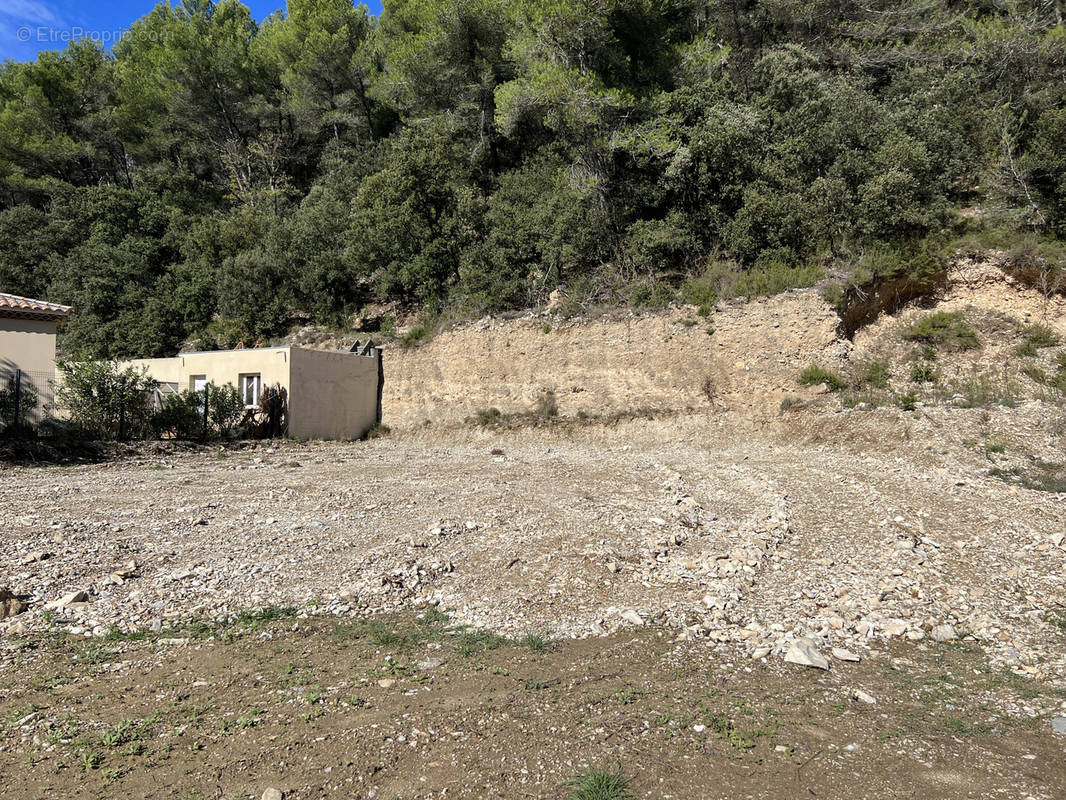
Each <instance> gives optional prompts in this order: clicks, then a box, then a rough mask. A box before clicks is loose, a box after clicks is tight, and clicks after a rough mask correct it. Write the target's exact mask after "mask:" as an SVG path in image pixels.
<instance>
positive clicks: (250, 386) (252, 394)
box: [240, 373, 262, 408]
mask: <svg viewBox="0 0 1066 800" xmlns="http://www.w3.org/2000/svg"><path fill="white" fill-rule="evenodd" d="M240 382H241V400H243V401H244V407H245V408H258V407H259V388H260V386H261V385H262V382H261V381H260V379H259V373H255V374H249V375H241V376H240Z"/></svg>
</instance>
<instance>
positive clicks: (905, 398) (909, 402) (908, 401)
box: [899, 392, 918, 411]
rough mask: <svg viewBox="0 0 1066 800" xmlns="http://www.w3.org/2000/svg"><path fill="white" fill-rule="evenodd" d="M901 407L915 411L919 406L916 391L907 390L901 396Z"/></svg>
mask: <svg viewBox="0 0 1066 800" xmlns="http://www.w3.org/2000/svg"><path fill="white" fill-rule="evenodd" d="M899 407H900V408H902V409H903V410H904V411H914V409H916V408H917V407H918V396H917V395H916V394H915V393H914V392H907V393H906V394H901V395H900V396H899Z"/></svg>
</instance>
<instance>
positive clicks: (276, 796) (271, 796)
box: [262, 789, 285, 800]
mask: <svg viewBox="0 0 1066 800" xmlns="http://www.w3.org/2000/svg"><path fill="white" fill-rule="evenodd" d="M262 800H285V795H284V794H283V793H282V791H281V790H280V789H267V790H266V791H265V792H263V798H262Z"/></svg>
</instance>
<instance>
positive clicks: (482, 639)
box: [453, 631, 511, 656]
mask: <svg viewBox="0 0 1066 800" xmlns="http://www.w3.org/2000/svg"><path fill="white" fill-rule="evenodd" d="M510 643H511V642H510V640H508V639H506V638H505V637H503V636H500V635H499V634H496V633H492V632H491V631H461V632H459V633H458V634H457V635H456V637H455V641H454V643H453V647H454V648H455V652H457V653H458V654H459V655H461V656H474V655H477V654H478V653H482V652H484V651H486V650H497V649H499V648H501V647H506V646H507V645H509V644H510Z"/></svg>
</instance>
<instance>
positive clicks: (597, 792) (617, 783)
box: [566, 767, 633, 800]
mask: <svg viewBox="0 0 1066 800" xmlns="http://www.w3.org/2000/svg"><path fill="white" fill-rule="evenodd" d="M629 786H630V784H629V779H628V778H627V777H626V776H625V773H623V772H622V771H621V769H610V768H607V767H593V768H592V769H589V770H586V771H585V772H582V773H579V774H578V775H575V776H574V777H573V778H571V779H570V781H569V782H568V783H567V786H566V789H567V794H566V800H633V793H632V792H631V791H630V788H629Z"/></svg>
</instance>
